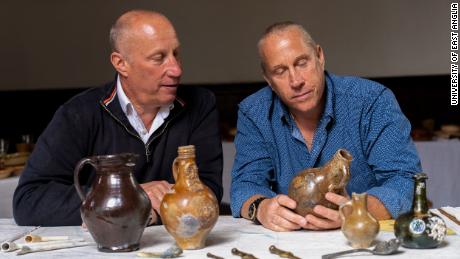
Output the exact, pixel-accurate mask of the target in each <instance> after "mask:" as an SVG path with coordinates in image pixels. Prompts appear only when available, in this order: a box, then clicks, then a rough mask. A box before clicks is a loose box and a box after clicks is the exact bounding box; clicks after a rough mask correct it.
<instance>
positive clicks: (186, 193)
mask: <svg viewBox="0 0 460 259" xmlns="http://www.w3.org/2000/svg"><path fill="white" fill-rule="evenodd" d="M177 151H178V157H177V158H176V159H175V160H174V162H173V174H174V178H175V180H176V183H175V184H174V186H173V188H172V189H171V191H170V192H169V193H167V194H166V195H165V196H164V198H163V200H162V202H161V205H160V215H161V219H162V221H163V224H164V226H165V227H166V230H167V231H168V232H169V233H170V234H171V235H172V236H173V237H174V239H175V240H176V242H177V245H178V246H179V247H180V248H182V249H200V248H203V247H204V246H205V242H206V238H207V236H208V234H209V232H210V231H211V229H212V228H213V227H214V225H215V224H216V222H217V218H218V217H219V205H218V202H217V199H216V196H215V195H214V193H213V192H212V191H211V190H210V189H209V188H208V187H207V186H206V185H204V184H203V183H202V182H201V180H200V178H199V177H198V167H197V165H196V163H195V147H194V146H193V145H189V146H181V147H179V148H178V150H177Z"/></svg>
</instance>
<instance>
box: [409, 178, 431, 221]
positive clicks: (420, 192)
mask: <svg viewBox="0 0 460 259" xmlns="http://www.w3.org/2000/svg"><path fill="white" fill-rule="evenodd" d="M412 210H413V211H414V213H416V214H426V213H428V201H427V199H426V182H425V179H420V180H416V181H415V186H414V201H413V204H412Z"/></svg>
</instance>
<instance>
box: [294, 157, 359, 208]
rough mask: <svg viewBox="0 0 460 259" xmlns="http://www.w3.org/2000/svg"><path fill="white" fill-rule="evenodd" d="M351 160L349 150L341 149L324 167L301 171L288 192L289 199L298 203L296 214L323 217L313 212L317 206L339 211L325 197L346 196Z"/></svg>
mask: <svg viewBox="0 0 460 259" xmlns="http://www.w3.org/2000/svg"><path fill="white" fill-rule="evenodd" d="M351 160H352V156H351V154H350V153H349V152H348V151H347V150H345V149H339V150H337V152H336V153H335V155H334V157H333V158H332V159H331V160H329V161H328V162H327V163H326V164H325V165H324V166H323V167H318V168H308V169H305V170H303V171H300V172H299V173H298V174H297V175H296V176H295V177H294V178H293V179H292V181H291V183H290V185H289V190H288V195H289V197H291V199H293V200H295V201H296V202H297V207H296V209H295V211H296V213H297V214H299V215H302V216H306V215H307V214H313V215H315V216H317V217H321V216H320V215H317V214H316V213H314V212H313V208H314V207H315V206H316V205H323V206H325V207H327V208H331V209H334V210H337V209H338V206H337V205H335V204H333V203H331V202H329V201H328V200H326V197H325V195H326V193H327V192H334V193H337V194H340V195H346V190H345V186H346V185H347V183H348V180H349V178H350V162H351Z"/></svg>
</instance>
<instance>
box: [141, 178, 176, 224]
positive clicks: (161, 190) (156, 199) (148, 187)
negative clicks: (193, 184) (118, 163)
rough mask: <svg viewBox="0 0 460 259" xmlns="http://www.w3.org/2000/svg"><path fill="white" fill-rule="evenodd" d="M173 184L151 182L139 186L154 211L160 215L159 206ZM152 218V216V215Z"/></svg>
mask: <svg viewBox="0 0 460 259" xmlns="http://www.w3.org/2000/svg"><path fill="white" fill-rule="evenodd" d="M172 186H173V184H170V183H168V182H167V181H151V182H148V183H143V184H141V187H142V189H144V191H145V192H146V193H147V195H148V196H149V199H150V203H151V204H152V209H154V210H155V211H156V212H157V214H158V215H160V204H161V201H162V200H163V197H164V196H165V194H166V193H168V192H169V190H171V188H172ZM153 216H154V215H153Z"/></svg>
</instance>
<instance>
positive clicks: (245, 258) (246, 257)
mask: <svg viewBox="0 0 460 259" xmlns="http://www.w3.org/2000/svg"><path fill="white" fill-rule="evenodd" d="M232 254H233V255H237V256H239V257H241V259H257V257H255V256H254V255H252V254H250V253H246V252H243V251H240V250H238V249H236V248H232Z"/></svg>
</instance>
